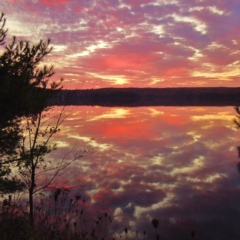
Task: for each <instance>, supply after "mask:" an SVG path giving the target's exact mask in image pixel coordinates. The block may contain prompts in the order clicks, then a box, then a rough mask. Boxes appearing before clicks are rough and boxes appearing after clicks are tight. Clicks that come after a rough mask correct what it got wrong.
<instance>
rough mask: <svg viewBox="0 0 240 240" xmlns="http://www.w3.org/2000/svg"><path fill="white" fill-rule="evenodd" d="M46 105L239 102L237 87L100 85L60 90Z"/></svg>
mask: <svg viewBox="0 0 240 240" xmlns="http://www.w3.org/2000/svg"><path fill="white" fill-rule="evenodd" d="M48 104H49V105H86V106H95V105H97V106H129V107H135V106H136V107H137V106H238V105H240V88H225V87H214V88H100V89H85V90H61V91H60V92H59V93H58V94H57V95H56V96H55V97H54V98H51V99H49V103H48Z"/></svg>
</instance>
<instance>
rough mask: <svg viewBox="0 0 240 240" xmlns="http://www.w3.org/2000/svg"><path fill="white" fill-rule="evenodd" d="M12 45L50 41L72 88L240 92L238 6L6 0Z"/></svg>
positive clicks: (212, 0) (164, 0)
mask: <svg viewBox="0 0 240 240" xmlns="http://www.w3.org/2000/svg"><path fill="white" fill-rule="evenodd" d="M0 10H1V11H3V12H4V13H5V14H6V18H7V24H6V27H7V28H8V29H9V30H8V38H7V40H8V41H9V42H10V40H11V39H10V38H11V37H12V36H13V35H15V36H17V38H18V39H19V40H20V39H23V40H28V41H31V43H37V42H38V41H39V39H43V40H47V39H48V38H50V39H51V44H52V46H53V51H52V52H51V54H49V55H48V56H47V57H46V58H45V59H44V63H46V64H49V65H51V64H53V65H54V67H55V75H54V76H53V77H52V80H57V79H60V78H61V77H63V78H64V79H65V81H64V83H63V86H64V88H65V89H88V88H101V87H208V86H211V87H212V86H224V87H236V86H239V77H240V61H239V57H240V31H239V29H240V1H239V0H228V1H226V0H6V1H1V3H0Z"/></svg>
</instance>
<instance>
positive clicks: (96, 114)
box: [50, 106, 240, 239]
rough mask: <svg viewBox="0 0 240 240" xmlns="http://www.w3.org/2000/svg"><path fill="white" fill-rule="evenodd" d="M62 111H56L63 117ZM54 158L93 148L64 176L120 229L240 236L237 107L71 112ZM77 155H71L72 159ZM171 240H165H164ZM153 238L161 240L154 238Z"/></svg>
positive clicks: (64, 181)
mask: <svg viewBox="0 0 240 240" xmlns="http://www.w3.org/2000/svg"><path fill="white" fill-rule="evenodd" d="M58 109H60V107H58V108H54V111H55V112H57V111H58ZM66 111H69V112H72V114H71V116H70V117H69V118H67V119H66V120H65V122H64V123H63V126H62V127H61V132H60V133H59V135H58V136H56V137H55V139H53V141H57V143H58V146H59V149H58V150H57V151H54V152H52V153H51V154H50V158H54V159H60V158H61V157H62V156H63V154H64V153H65V152H67V151H69V149H70V148H71V147H73V146H74V150H73V152H74V151H77V150H79V149H84V148H86V147H90V148H92V151H91V153H89V154H88V155H87V156H85V157H83V158H81V159H80V160H79V161H78V162H76V163H75V164H74V165H71V166H69V167H68V168H67V170H66V172H65V173H64V174H63V175H61V176H59V177H58V178H57V179H56V182H55V186H59V187H61V186H63V185H64V186H75V187H74V188H72V190H71V192H72V193H73V194H74V193H80V194H82V195H83V196H85V198H86V200H87V201H88V204H89V205H91V207H89V210H90V211H92V212H95V214H96V212H108V214H110V215H111V216H114V223H113V228H115V227H116V229H119V226H120V229H123V228H124V227H129V226H130V228H131V229H133V230H139V231H140V230H141V231H143V230H145V231H147V233H148V234H149V237H150V238H149V239H151V236H153V235H151V234H154V231H153V230H154V229H153V228H152V226H151V224H150V221H151V220H152V219H153V218H158V219H159V220H160V225H159V226H160V227H159V228H160V229H159V233H160V237H161V236H162V237H163V239H171V237H172V238H174V239H176V237H177V239H188V238H189V239H190V232H191V231H192V230H193V229H194V230H195V231H196V236H197V238H196V239H237V238H239V237H240V232H239V224H240V211H239V209H240V202H239V199H240V176H239V173H238V172H237V168H236V163H237V162H238V158H237V149H236V146H237V145H238V144H239V138H238V137H239V134H240V133H239V131H237V130H236V128H235V126H234V124H233V121H232V120H233V117H234V115H235V111H234V108H233V107H221V108H219V107H138V108H102V107H86V106H84V107H82V106H81V107H69V108H67V110H66ZM69 157H71V156H69ZM164 237H165V238H164ZM152 239H153V238H152Z"/></svg>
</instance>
